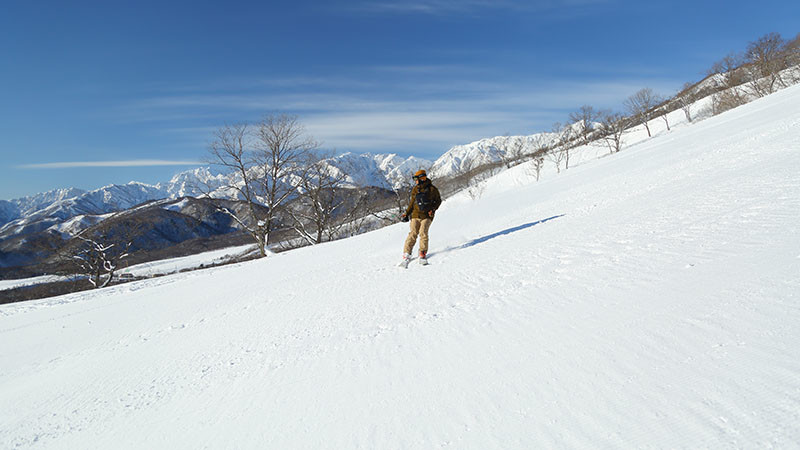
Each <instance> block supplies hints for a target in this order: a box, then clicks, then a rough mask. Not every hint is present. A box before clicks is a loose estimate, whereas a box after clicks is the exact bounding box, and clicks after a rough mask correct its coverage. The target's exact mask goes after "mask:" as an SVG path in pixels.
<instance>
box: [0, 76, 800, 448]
mask: <svg viewBox="0 0 800 450" xmlns="http://www.w3.org/2000/svg"><path fill="white" fill-rule="evenodd" d="M798 136H800V86H798V87H793V88H789V89H786V90H784V91H781V92H779V93H777V94H774V95H772V96H770V97H768V98H765V99H762V100H759V101H756V102H753V103H751V104H748V105H745V106H742V107H740V108H737V109H735V110H732V111H729V112H728V113H725V114H723V115H720V116H717V117H714V118H710V119H707V120H705V121H702V122H699V123H696V124H693V125H687V126H684V127H679V128H676V129H674V130H673V131H672V132H670V133H661V135H660V136H658V137H655V138H653V139H649V140H644V141H641V142H639V143H638V144H636V145H634V146H631V147H629V148H627V149H625V150H623V152H621V153H619V154H616V155H613V156H609V157H604V158H601V159H598V160H590V159H585V160H579V164H577V165H576V166H574V167H572V168H570V169H569V170H568V171H566V172H563V173H562V174H559V175H558V176H548V177H546V178H545V179H543V180H542V181H540V182H539V183H535V182H534V181H533V180H531V179H530V176H529V175H528V174H527V173H526V168H525V167H524V166H520V167H517V168H514V169H512V170H509V171H507V172H504V173H502V174H500V175H498V176H496V177H494V178H493V179H491V180H489V181H488V183H487V185H486V187H485V190H484V192H483V196H482V197H481V198H480V199H477V200H472V199H470V198H468V197H467V196H466V195H464V196H462V197H457V198H453V199H450V200H448V201H447V202H446V203H445V204H444V205H443V207H442V209H441V210H440V211H439V213H438V214H437V217H436V220H435V221H434V223H433V226H432V227H431V249H430V256H429V259H430V263H431V264H430V266H428V267H420V266H419V265H417V264H416V263H412V264H411V265H410V267H409V269H408V270H402V269H398V268H396V267H394V264H395V263H396V262H397V261H398V260H399V258H400V254H401V248H402V243H403V240H404V238H405V235H406V233H407V225H405V224H398V225H396V226H392V227H388V228H385V229H381V230H377V231H375V232H372V233H368V234H366V235H362V236H358V237H355V238H351V239H347V240H343V241H337V242H332V243H327V244H323V245H319V246H315V247H311V248H303V249H299V250H296V251H292V252H287V253H282V254H278V255H275V256H272V257H269V258H265V259H261V260H258V261H253V262H249V263H242V264H236V265H230V266H225V267H219V268H214V269H209V270H203V271H196V272H190V273H183V274H177V275H173V276H168V277H162V278H158V279H153V280H146V281H141V282H134V283H129V284H125V285H120V286H116V287H113V288H109V289H103V290H99V291H95V292H88V293H76V294H71V295H68V296H63V297H58V298H54V299H46V300H41V301H34V302H25V303H22V304H12V305H5V306H2V307H0V404H2V405H14V407H13V409H12V408H8V407H5V408H2V409H0V447H5V448H15V447H26V448H27V447H31V448H107V447H112V446H113V447H114V448H167V447H169V448H198V447H208V448H439V447H455V448H476V449H478V448H480V449H485V448H542V447H568V448H574V447H581V448H585V447H592V448H595V447H622V448H629V447H792V446H796V445H797V442H800V428H798V427H797V423H800V346H798V345H797V343H798V342H800V325H798V324H800V303H798V295H799V294H800V277H799V276H798V275H800V229H798V228H799V227H800V177H798V176H797V174H798V173H799V172H800V139H798ZM632 139H633V137H632ZM434 181H435V180H434Z"/></svg>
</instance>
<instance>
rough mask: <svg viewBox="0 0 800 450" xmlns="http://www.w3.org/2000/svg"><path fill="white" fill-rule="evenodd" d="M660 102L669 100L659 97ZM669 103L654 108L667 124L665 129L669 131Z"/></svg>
mask: <svg viewBox="0 0 800 450" xmlns="http://www.w3.org/2000/svg"><path fill="white" fill-rule="evenodd" d="M661 101H662V102H669V101H668V100H664V99H661ZM669 106H670V105H669V103H667V104H665V105H664V106H662V107H661V108H658V109H657V110H656V113H655V114H656V115H657V116H659V117H661V119H662V120H663V121H664V123H665V124H667V131H669V116H668V115H669Z"/></svg>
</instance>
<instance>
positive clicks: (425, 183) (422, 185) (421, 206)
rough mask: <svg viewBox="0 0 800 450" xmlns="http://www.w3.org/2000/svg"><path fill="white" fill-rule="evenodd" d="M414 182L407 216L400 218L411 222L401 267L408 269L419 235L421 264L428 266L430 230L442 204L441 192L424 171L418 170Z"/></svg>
mask: <svg viewBox="0 0 800 450" xmlns="http://www.w3.org/2000/svg"><path fill="white" fill-rule="evenodd" d="M414 180H416V181H417V185H416V186H414V189H412V190H411V202H410V203H409V205H408V209H406V212H405V214H403V215H402V216H400V220H401V221H403V222H409V221H410V222H411V223H410V227H411V231H409V233H408V237H407V238H406V243H405V246H404V247H403V260H402V261H400V264H399V266H400V267H408V262H409V261H411V251H412V250H413V249H414V244H416V243H417V236H418V235H419V263H420V264H422V265H426V264H428V259H427V255H428V229H429V228H430V226H431V222H433V216H434V215H435V214H436V209H437V208H439V205H441V204H442V198H441V197H440V196H439V190H438V189H436V186H434V185H433V183H431V180H429V179H428V174H427V173H426V172H425V171H424V170H418V171H417V173H415V174H414Z"/></svg>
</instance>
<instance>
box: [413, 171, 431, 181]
mask: <svg viewBox="0 0 800 450" xmlns="http://www.w3.org/2000/svg"><path fill="white" fill-rule="evenodd" d="M427 178H428V174H427V173H426V172H425V171H424V170H422V169H420V170H418V171H417V173H415V174H414V180H416V182H417V183H421V182H423V181H425V180H426V179H427Z"/></svg>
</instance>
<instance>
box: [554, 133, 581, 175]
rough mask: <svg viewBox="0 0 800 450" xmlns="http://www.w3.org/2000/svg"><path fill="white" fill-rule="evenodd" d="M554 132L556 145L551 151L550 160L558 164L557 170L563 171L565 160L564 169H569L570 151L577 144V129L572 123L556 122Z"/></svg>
mask: <svg viewBox="0 0 800 450" xmlns="http://www.w3.org/2000/svg"><path fill="white" fill-rule="evenodd" d="M552 131H553V133H554V134H555V135H556V140H555V143H554V144H555V146H554V148H553V149H552V150H551V151H550V160H551V161H553V162H554V163H555V164H556V170H557V172H558V173H561V162H562V161H563V162H564V170H567V169H569V158H570V151H571V150H572V149H573V147H574V146H575V138H576V135H575V130H574V129H573V127H572V125H570V124H566V125H563V126H562V125H561V123H559V122H556V123H554V124H553V127H552Z"/></svg>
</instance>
